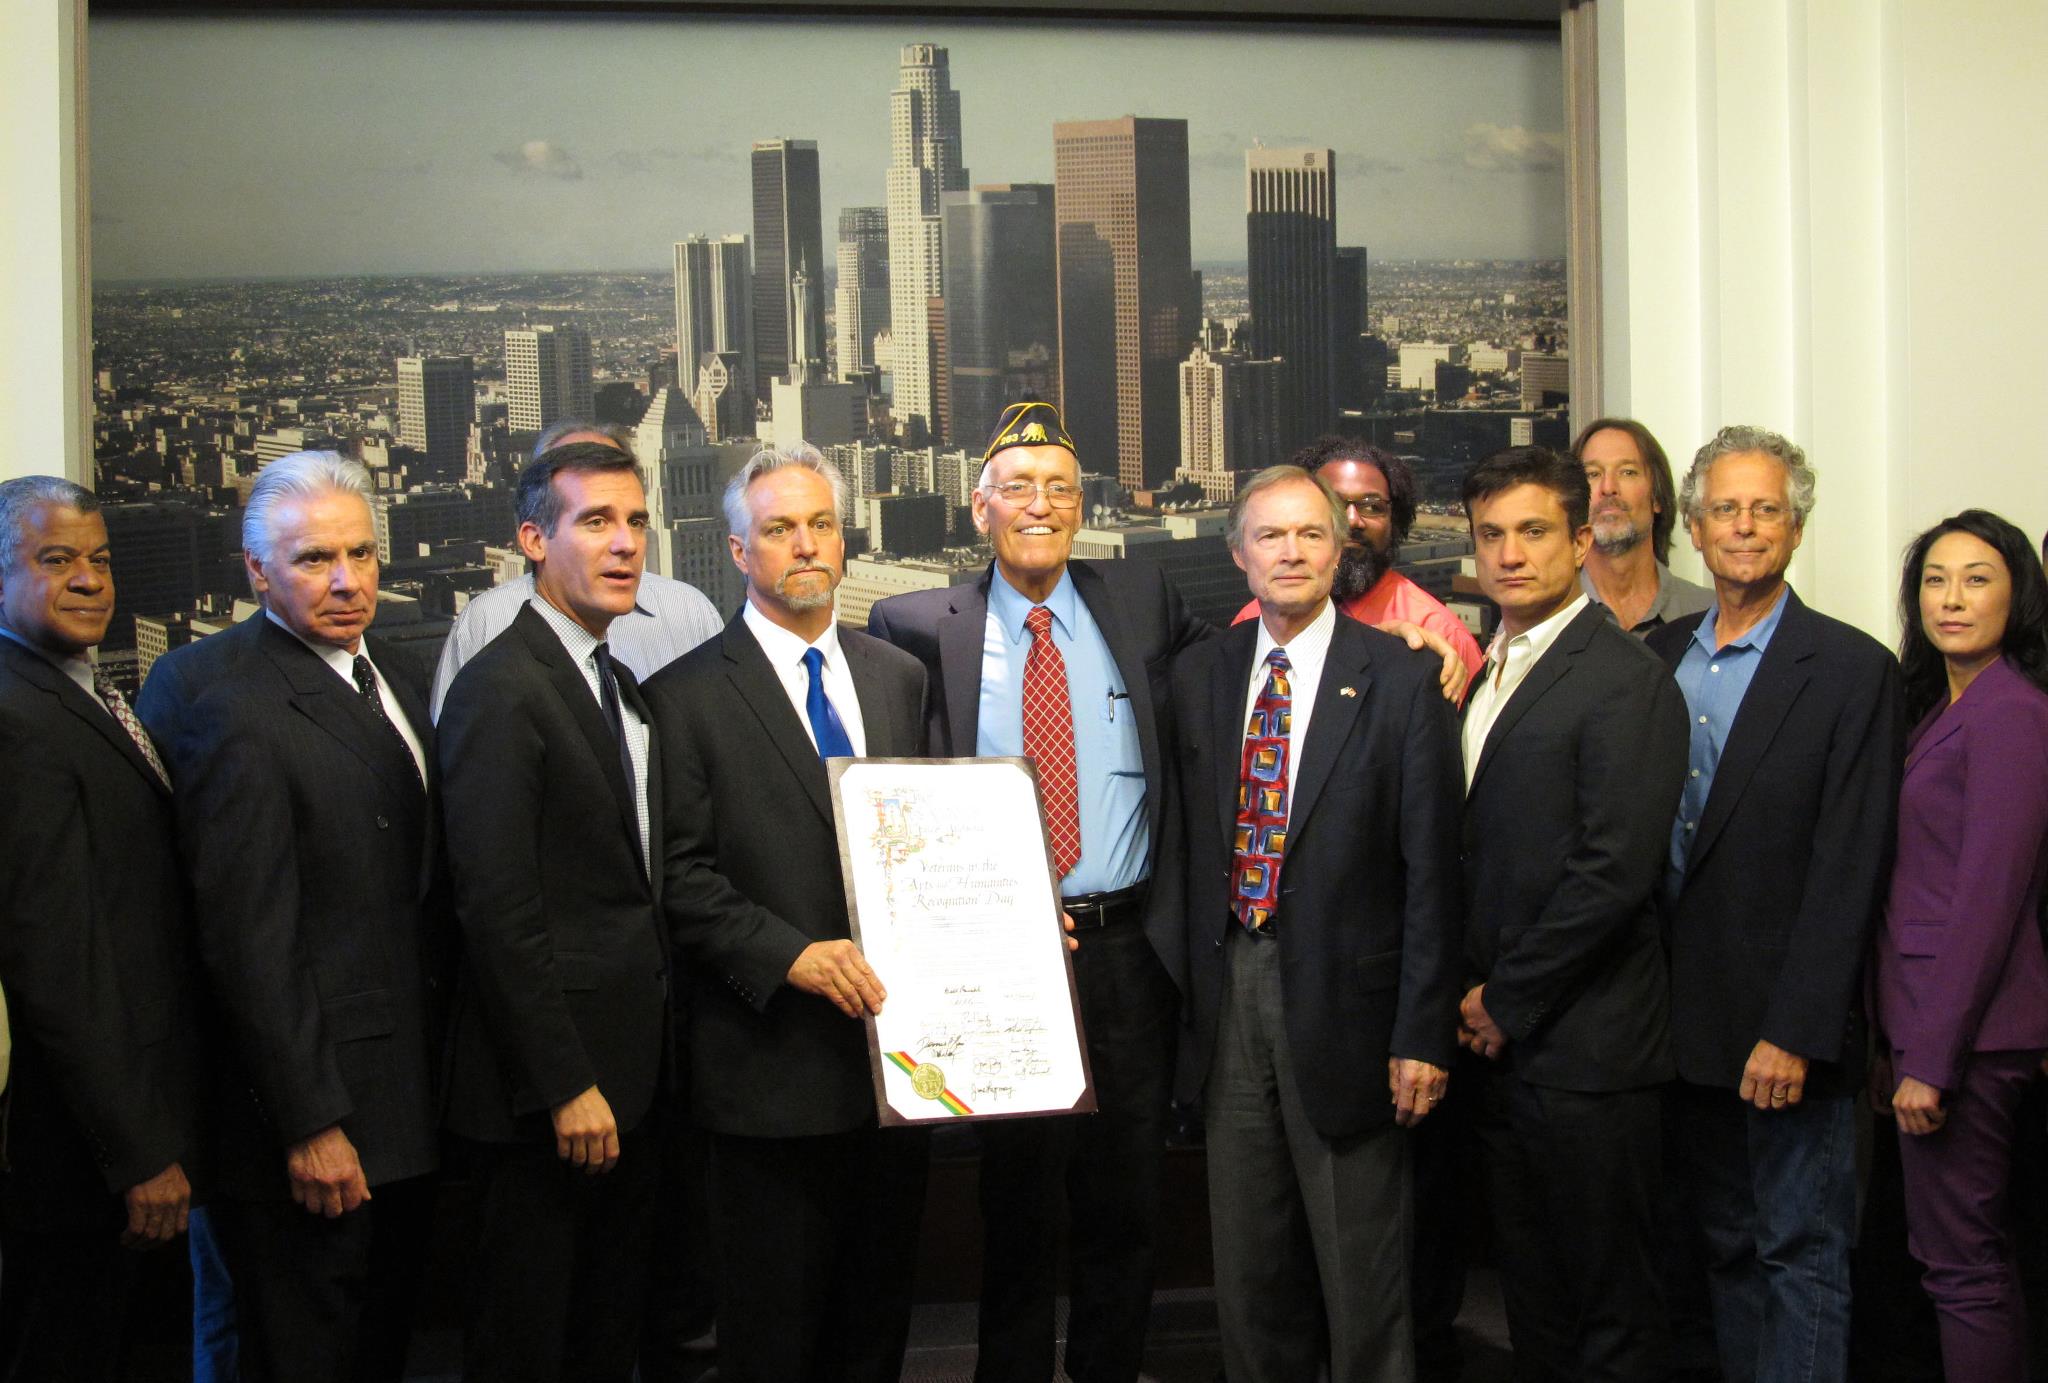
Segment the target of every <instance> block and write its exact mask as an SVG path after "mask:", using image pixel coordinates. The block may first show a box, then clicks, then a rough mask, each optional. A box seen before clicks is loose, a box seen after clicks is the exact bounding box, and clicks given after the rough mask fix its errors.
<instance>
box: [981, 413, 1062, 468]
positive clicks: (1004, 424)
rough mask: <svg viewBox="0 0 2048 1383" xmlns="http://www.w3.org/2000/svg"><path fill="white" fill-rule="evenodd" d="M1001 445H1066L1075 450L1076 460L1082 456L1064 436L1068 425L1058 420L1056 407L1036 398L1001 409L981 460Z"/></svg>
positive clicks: (1000, 447)
mask: <svg viewBox="0 0 2048 1383" xmlns="http://www.w3.org/2000/svg"><path fill="white" fill-rule="evenodd" d="M1004 447H1065V448H1066V449H1067V450H1068V451H1070V452H1073V453H1074V459H1075V460H1077V461H1078V460H1079V459H1080V456H1081V453H1080V452H1079V451H1077V450H1075V447H1074V439H1073V438H1071V437H1069V436H1068V435H1067V425H1066V424H1065V423H1063V422H1061V421H1060V411H1059V409H1057V408H1054V407H1053V406H1052V405H1051V404H1049V403H1042V402H1040V401H1038V400H1036V399H1033V400H1031V401H1029V402H1026V403H1013V404H1010V405H1009V406H1008V407H1006V408H1005V409H1003V416H1002V417H1000V418H998V419H997V420H996V430H995V431H994V432H992V433H990V434H989V439H988V448H987V450H985V451H983V452H982V454H981V459H982V460H983V461H987V460H988V459H989V458H990V457H991V456H994V455H995V454H996V453H997V452H999V451H1001V450H1002V449H1003V448H1004Z"/></svg>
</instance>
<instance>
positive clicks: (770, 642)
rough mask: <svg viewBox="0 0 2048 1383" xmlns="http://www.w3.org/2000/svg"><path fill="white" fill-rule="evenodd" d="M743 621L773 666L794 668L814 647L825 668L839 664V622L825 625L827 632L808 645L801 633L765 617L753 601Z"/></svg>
mask: <svg viewBox="0 0 2048 1383" xmlns="http://www.w3.org/2000/svg"><path fill="white" fill-rule="evenodd" d="M741 618H742V619H744V620H746V622H747V628H748V629H750V630H752V631H753V634H754V639H755V641H756V642H757V643H759V644H760V645H761V651H762V652H763V653H765V654H767V655H768V664H769V666H770V667H775V668H787V667H794V666H796V665H797V664H799V663H802V662H803V660H804V654H805V653H806V652H807V651H809V650H810V649H813V648H815V649H817V650H818V652H819V653H821V654H823V655H824V658H825V666H827V667H833V666H836V665H837V664H838V662H839V624H838V622H837V621H836V620H835V621H834V622H832V623H830V624H828V625H826V626H825V632H824V633H822V634H820V635H818V637H817V638H816V639H814V640H812V641H811V642H809V643H805V642H804V639H803V636H802V635H801V634H793V633H791V632H790V631H789V630H787V629H784V628H783V627H782V626H781V625H779V624H777V623H776V622H775V621H774V620H772V619H770V618H768V616H766V615H764V614H762V613H761V610H760V607H759V606H757V605H755V604H754V602H753V601H751V600H749V601H748V602H747V607H746V611H745V613H744V614H743V615H742V616H741Z"/></svg>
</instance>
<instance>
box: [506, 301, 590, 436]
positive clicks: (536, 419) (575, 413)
mask: <svg viewBox="0 0 2048 1383" xmlns="http://www.w3.org/2000/svg"><path fill="white" fill-rule="evenodd" d="M505 404H506V411H505V425H506V426H507V427H509V428H511V430H512V431H514V432H544V431H546V430H547V429H548V428H549V427H551V426H553V425H554V423H555V421H556V419H558V418H587V417H589V416H590V415H591V412H592V411H593V399H592V395H591V388H590V336H589V334H588V333H587V332H585V331H583V330H582V329H581V328H579V327H570V326H541V327H515V328H514V329H512V330H510V331H508V332H506V333H505Z"/></svg>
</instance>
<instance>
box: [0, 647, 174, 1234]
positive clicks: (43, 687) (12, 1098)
mask: <svg viewBox="0 0 2048 1383" xmlns="http://www.w3.org/2000/svg"><path fill="white" fill-rule="evenodd" d="M0 764H5V765H6V770H7V788H6V791H5V792H4V793H0V861H5V863H4V864H0V985H4V986H5V988H6V991H7V1003H8V1008H9V1012H10V1014H11V1019H12V1028H13V1039H14V1061H13V1073H12V1076H11V1079H10V1082H9V1085H8V1092H7V1117H6V1135H7V1138H6V1164H7V1167H8V1172H9V1175H8V1176H7V1177H5V1178H4V1179H0V1188H4V1193H0V1207H4V1209H0V1213H4V1214H5V1216H6V1218H7V1221H8V1222H9V1223H10V1224H13V1225H17V1226H21V1227H25V1228H37V1229H49V1228H60V1227H70V1228H83V1227H86V1226H98V1225H102V1224H104V1223H105V1222H106V1221H107V1218H108V1216H109V1214H110V1213H111V1205H112V1201H111V1199H110V1196H113V1195H118V1194H119V1193H121V1192H124V1191H126V1190H127V1189H128V1188H129V1187H131V1186H133V1185H135V1184H136V1183H137V1182H140V1181H145V1180H147V1179H149V1178H150V1177H153V1176H155V1175H156V1174H157V1173H158V1172H161V1171H163V1170H164V1168H166V1167H168V1166H170V1164H171V1163H173V1162H177V1163H181V1164H183V1166H184V1168H185V1171H186V1174H187V1176H188V1177H190V1178H192V1179H194V1180H198V1179H199V1178H200V1169H199V1168H198V1167H196V1166H195V1165H194V1164H195V1161H196V1160H197V1158H198V1155H199V1152H200V1149H199V1147H198V1140H199V1083H198V1075H199V1065H198V1030H197V1027H196V1024H195V1021H194V1014H195V1011H196V1009H197V1007H198V1004H199V995H198V993H197V992H196V987H195V983H194V980H195V976H194V974H193V967H192V964H191V944H192V941H191V914H190V909H189V907H188V904H187V898H186V892H185V881H184V879H183V878H182V877H181V876H180V875H179V872H178V854H177V840H176V836H175V828H174V824H173V821H172V817H171V799H170V794H169V792H167V791H166V790H165V789H164V786H163V784H162V783H161V781H159V779H158V778H157V776H156V774H155V773H154V772H153V771H152V770H151V769H150V767H149V762H148V761H147V760H146V759H144V758H143V757H142V754H141V753H140V751H138V750H137V749H136V747H135V742H134V741H133V740H131V739H130V738H129V737H128V733H127V732H126V731H125V730H123V729H122V728H121V727H120V725H119V724H118V723H116V722H115V720H114V718H113V716H112V715H111V714H109V713H108V712H107V710H106V708H105V707H104V706H102V705H101V704H100V702H99V700H98V699H97V698H96V697H92V696H88V695H87V694H86V693H85V692H84V691H83V690H82V689H81V688H80V687H79V686H78V684H77V683H75V682H73V681H72V680H71V679H70V678H69V677H67V676H66V675H65V674H64V673H63V672H62V671H60V670H59V669H58V668H57V667H56V666H54V665H53V664H51V663H50V662H48V661H46V660H45V659H44V658H42V657H41V656H40V655H38V654H36V653H34V652H32V651H30V650H29V649H26V648H23V647H22V646H21V645H20V644H18V643H15V642H14V641H13V640H12V639H9V638H6V637H4V636H0ZM31 1270H32V1269H31Z"/></svg>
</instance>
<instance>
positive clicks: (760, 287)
mask: <svg viewBox="0 0 2048 1383" xmlns="http://www.w3.org/2000/svg"><path fill="white" fill-rule="evenodd" d="M753 172H754V352H753V361H754V379H755V380H756V381H757V382H759V383H761V384H765V383H766V381H769V380H774V379H781V378H782V377H783V376H785V375H787V374H788V373H789V367H790V363H791V360H792V358H793V357H792V356H791V353H790V352H791V343H792V342H793V341H794V340H795V339H796V337H797V334H798V333H797V332H796V330H795V329H794V326H793V324H792V318H793V317H794V316H795V315H797V314H801V315H802V316H803V318H804V322H805V330H806V332H807V339H808V340H809V341H810V342H811V346H812V348H813V349H814V350H816V351H818V352H820V358H821V359H822V352H823V351H824V349H825V232H824V219H823V212H822V210H821V209H820V207H819V202H818V146H817V143H816V142H815V141H813V140H809V139H766V140H760V141H757V142H756V143H755V145H754V155H753ZM799 274H801V275H803V276H805V277H806V279H807V291H804V292H801V293H800V292H799V291H798V285H797V278H798V276H799ZM797 363H803V362H797Z"/></svg>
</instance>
